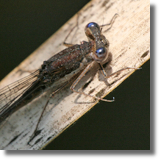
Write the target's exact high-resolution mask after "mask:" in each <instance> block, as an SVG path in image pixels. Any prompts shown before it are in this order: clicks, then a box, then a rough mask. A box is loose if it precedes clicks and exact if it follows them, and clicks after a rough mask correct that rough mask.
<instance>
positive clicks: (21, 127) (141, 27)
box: [0, 0, 150, 150]
mask: <svg viewBox="0 0 160 160" xmlns="http://www.w3.org/2000/svg"><path fill="white" fill-rule="evenodd" d="M95 11H96V12H95ZM79 13H80V16H79V19H78V22H79V25H78V29H77V32H76V34H75V32H74V31H73V33H72V34H71V35H70V37H69V39H68V40H67V42H70V41H71V40H72V41H73V42H74V43H77V44H78V43H80V41H82V40H87V38H86V36H85V33H84V27H85V25H86V24H87V23H88V22H91V21H94V22H97V23H98V24H103V23H108V22H109V21H110V20H111V18H112V17H113V15H114V14H115V13H118V14H119V17H118V18H117V19H116V20H115V23H114V24H113V27H112V28H111V29H110V30H109V31H108V32H107V33H104V35H105V36H106V38H107V39H108V40H109V42H110V52H111V53H112V62H111V64H110V66H109V67H108V68H110V71H112V73H113V72H115V71H117V70H119V69H121V68H124V67H140V66H141V65H142V64H144V63H145V62H146V61H147V60H148V59H149V58H150V3H149V1H146V0H139V1H136V0H131V1H128V0H125V1H120V0H118V1H117V0H112V1H109V0H106V1H101V0H93V1H91V2H90V3H89V4H87V5H86V6H85V7H84V8H83V9H82V10H81V11H80V12H79ZM76 21H77V15H75V16H74V17H73V18H72V19H70V20H69V21H68V22H67V23H66V24H65V25H64V26H63V27H61V28H60V29H59V30H58V31H57V32H56V33H55V34H54V35H53V36H51V37H50V38H49V39H48V40H47V41H46V42H44V44H42V45H41V46H40V47H39V48H38V49H37V50H36V51H35V52H33V53H32V54H31V55H30V56H29V57H28V58H27V59H26V60H25V61H23V62H22V63H21V64H20V65H19V66H18V67H17V68H15V69H14V70H13V71H12V72H11V73H10V74H9V75H8V76H7V77H6V78H5V79H4V80H3V81H2V82H1V86H5V85H7V84H10V83H11V82H14V81H15V80H17V79H20V78H22V77H24V76H25V75H26V74H27V73H24V74H23V75H21V73H20V72H18V71H19V70H23V69H25V70H34V69H37V68H39V66H40V65H41V64H42V63H43V61H44V60H47V59H48V58H50V57H51V56H53V55H54V54H56V53H58V52H59V51H61V50H62V49H64V48H65V47H64V46H63V45H62V42H63V41H64V37H65V36H66V35H67V34H68V32H69V31H70V28H72V27H73V26H74V25H75V24H76ZM103 30H105V28H104V29H103ZM44 55H45V57H44ZM32 61H34V65H30V64H32V63H31V62H32ZM131 73H133V71H131V70H126V71H123V72H121V73H120V74H119V75H117V76H113V77H110V78H109V79H108V80H107V81H108V83H109V84H111V85H110V86H107V85H106V83H104V81H102V79H103V76H102V75H100V74H98V73H97V74H96V75H95V77H94V78H93V81H92V82H91V83H90V84H89V86H88V87H87V88H86V89H85V92H89V91H91V90H93V89H94V88H95V91H94V92H93V93H92V94H93V95H95V94H97V93H98V92H99V94H100V92H102V91H103V92H102V93H103V96H104V95H107V94H109V93H110V92H111V91H112V90H113V89H115V88H116V87H117V86H118V85H119V84H121V83H122V82H123V81H124V80H125V79H126V78H127V77H128V76H129V75H130V74H131ZM48 96H49V93H46V94H45V93H44V94H43V95H42V96H40V97H38V98H36V99H35V100H34V101H33V102H31V103H30V104H28V105H26V106H25V107H23V108H22V109H20V110H19V111H17V112H16V113H14V114H13V115H12V116H11V117H10V118H9V119H8V120H7V122H6V123H5V124H4V126H3V127H2V128H1V129H0V137H1V138H0V147H1V149H6V150H14V149H15V150H17V149H18V150H21V149H23V150H32V149H34V150H37V149H41V148H43V147H44V146H45V145H46V144H47V143H49V142H50V141H51V140H53V139H55V138H56V137H57V136H58V135H59V134H60V133H62V132H63V131H64V130H65V129H66V128H67V127H69V126H70V125H71V124H72V123H74V122H75V121H76V120H77V119H78V118H80V117H81V116H82V115H83V114H85V113H86V112H87V111H88V110H90V109H91V108H92V107H93V106H94V105H95V104H94V103H89V102H91V101H93V100H92V98H90V97H86V96H83V95H82V96H79V95H78V94H77V93H72V91H70V89H69V87H68V88H66V89H64V90H63V92H60V93H58V94H56V95H55V97H54V98H53V99H51V100H50V103H49V105H48V106H47V109H46V111H45V113H44V115H43V118H42V121H41V122H40V124H39V129H41V130H42V131H41V133H40V134H39V135H37V137H35V138H34V139H33V140H32V141H31V145H27V142H28V141H29V139H30V136H31V135H32V132H33V131H34V129H35V126H36V123H37V120H38V118H39V116H40V114H41V112H42V109H43V107H44V105H45V103H46V100H47V98H48ZM76 101H77V102H85V103H77V102H76ZM86 102H88V103H86ZM11 126H12V127H11Z"/></svg>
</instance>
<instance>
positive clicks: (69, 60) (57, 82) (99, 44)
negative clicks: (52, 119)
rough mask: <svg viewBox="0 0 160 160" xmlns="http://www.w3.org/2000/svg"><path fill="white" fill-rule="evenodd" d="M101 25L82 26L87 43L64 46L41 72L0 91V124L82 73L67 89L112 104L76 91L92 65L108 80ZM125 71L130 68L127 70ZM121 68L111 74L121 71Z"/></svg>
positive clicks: (106, 50) (106, 52)
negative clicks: (42, 95) (39, 97)
mask: <svg viewBox="0 0 160 160" xmlns="http://www.w3.org/2000/svg"><path fill="white" fill-rule="evenodd" d="M115 17H116V16H114V17H113V18H112V20H111V22H110V25H112V24H113V21H114V19H115ZM103 26H104V25H103ZM103 26H99V25H98V24H97V23H94V22H91V23H89V24H87V25H86V27H85V33H86V36H87V37H88V40H89V41H88V42H86V41H82V42H81V44H80V45H78V44H75V45H72V44H67V43H65V44H66V45H68V46H69V47H68V48H66V49H64V50H62V51H61V52H59V53H57V54H56V55H54V56H53V57H51V58H50V59H48V60H47V61H44V62H43V64H42V65H41V67H40V69H38V70H36V71H35V72H33V73H31V74H30V75H29V76H26V77H24V78H22V79H20V80H18V81H16V82H14V83H12V84H10V85H8V86H6V87H4V88H2V89H0V123H2V122H4V121H5V120H6V119H7V118H8V117H9V116H10V115H12V114H13V113H14V112H15V111H17V110H18V109H20V108H22V107H23V106H24V105H26V104H28V103H29V102H31V101H32V100H33V99H34V98H35V97H37V96H38V95H40V94H41V93H42V92H44V91H46V90H47V89H48V88H54V90H53V93H52V94H51V96H50V97H49V99H50V98H51V97H52V96H53V95H54V94H55V93H57V92H58V91H60V90H61V89H62V88H63V87H65V86H66V85H67V84H68V83H69V81H70V80H71V79H72V78H73V77H74V76H75V75H76V74H78V73H80V72H81V74H80V75H79V76H78V78H77V79H76V80H75V81H74V82H73V84H72V85H71V87H70V89H71V90H72V91H74V92H77V93H79V94H84V95H86V96H90V97H93V98H95V99H97V100H102V101H106V102H113V101H114V100H107V99H103V98H100V97H96V96H93V95H89V94H86V93H84V92H82V91H77V90H75V87H76V85H77V84H78V82H79V81H80V80H81V78H82V77H83V76H84V75H85V74H86V73H87V72H88V71H89V70H90V68H91V66H92V65H94V63H98V64H99V65H100V68H101V70H102V71H103V72H102V73H103V74H104V76H105V77H107V76H106V73H105V71H104V69H103V66H102V63H104V62H105V61H106V60H107V58H108V53H109V52H108V48H109V42H108V40H107V39H106V38H105V36H104V35H103V34H102V33H101V31H102V29H101V28H102V27H103ZM124 69H130V68H129V67H127V68H124ZM124 69H121V70H119V71H117V72H115V73H113V74H116V73H118V72H121V71H122V70H124ZM131 69H134V68H131ZM113 74H112V75H113ZM112 75H110V76H112ZM49 99H48V100H47V102H46V105H45V107H44V109H43V111H42V114H41V116H40V118H39V120H38V123H37V126H36V129H35V130H37V127H38V124H39V122H40V119H41V117H42V115H43V112H44V110H45V108H46V106H47V104H48V102H49Z"/></svg>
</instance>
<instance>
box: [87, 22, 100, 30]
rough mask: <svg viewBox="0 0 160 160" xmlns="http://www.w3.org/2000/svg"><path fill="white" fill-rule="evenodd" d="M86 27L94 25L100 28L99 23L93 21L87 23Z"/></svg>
mask: <svg viewBox="0 0 160 160" xmlns="http://www.w3.org/2000/svg"><path fill="white" fill-rule="evenodd" d="M86 27H87V28H91V27H96V28H98V29H100V27H99V25H98V24H97V23H95V22H90V23H88V24H87V26H86Z"/></svg>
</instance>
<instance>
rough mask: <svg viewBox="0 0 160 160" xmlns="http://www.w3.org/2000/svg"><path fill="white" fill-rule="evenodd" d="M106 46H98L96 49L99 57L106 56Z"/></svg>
mask: <svg viewBox="0 0 160 160" xmlns="http://www.w3.org/2000/svg"><path fill="white" fill-rule="evenodd" d="M106 52H107V51H106V48H105V47H101V48H98V49H97V50H96V56H97V57H98V58H104V57H106Z"/></svg>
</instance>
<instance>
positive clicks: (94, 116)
mask: <svg viewBox="0 0 160 160" xmlns="http://www.w3.org/2000/svg"><path fill="white" fill-rule="evenodd" d="M87 2H89V0H77V1H75V0H67V1H62V0H59V1H58V0H57V1H55V0H52V1H51V0H47V1H44V0H39V1H37V0H32V1H27V0H23V1H20V0H19V1H18V0H14V1H4V0H0V79H2V78H3V77H4V76H5V75H7V74H8V73H9V72H10V71H11V70H12V69H13V68H14V67H16V66H17V65H18V64H19V63H20V62H21V61H22V60H24V59H25V58H26V57H27V56H28V55H29V54H30V53H32V52H33V51H34V50H35V49H36V48H37V47H39V46H40V45H41V44H42V43H43V42H44V41H45V40H46V39H48V37H50V36H51V35H52V34H53V33H54V32H55V31H56V30H58V29H59V28H60V27H61V26H62V25H63V24H64V23H65V22H66V21H67V20H68V19H69V18H71V17H72V16H73V15H74V14H75V13H76V12H77V11H79V10H80V9H81V8H82V7H83V6H84V5H85V4H86V3H87ZM86 23H88V22H86ZM112 97H115V98H116V101H115V102H114V103H105V102H100V103H99V104H98V105H96V106H95V107H94V108H93V109H91V111H89V112H88V113H87V114H85V115H84V116H83V117H82V118H80V119H79V120H78V121H77V122H76V123H74V124H73V125H72V126H71V127H69V128H68V129H67V130H66V131H64V132H63V133H62V134H61V135H60V136H59V137H58V138H56V139H55V140H54V141H53V142H52V143H51V144H50V145H48V146H47V147H46V148H45V149H57V150H60V149H64V150H66V149H68V150H69V149H75V150H76V149H81V150H82V149H84V150H88V149H108V150H124V149H125V150H126V149H127V150H148V149H150V61H148V62H147V63H145V64H144V65H143V66H142V70H139V71H136V72H135V73H134V74H133V75H132V76H130V77H129V78H128V79H127V80H126V81H125V82H123V83H122V84H121V85H120V86H119V87H118V88H116V89H115V90H114V91H113V92H112V93H110V94H109V95H108V96H107V98H108V99H112Z"/></svg>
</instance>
